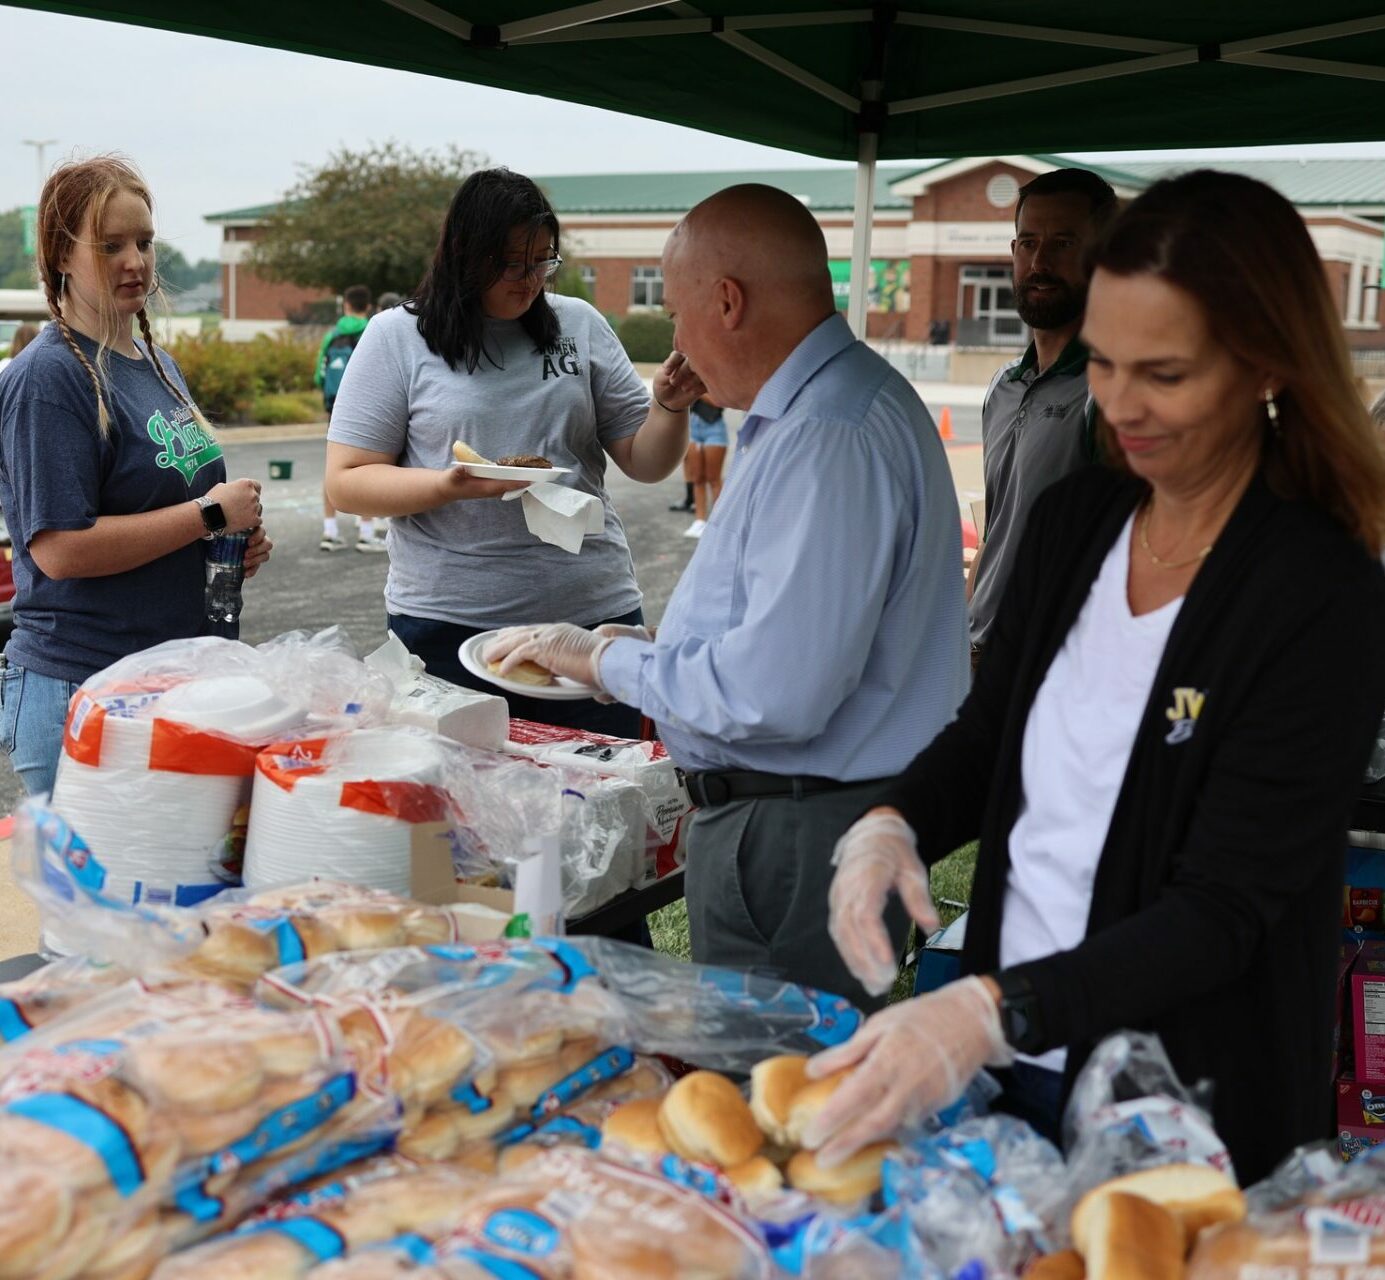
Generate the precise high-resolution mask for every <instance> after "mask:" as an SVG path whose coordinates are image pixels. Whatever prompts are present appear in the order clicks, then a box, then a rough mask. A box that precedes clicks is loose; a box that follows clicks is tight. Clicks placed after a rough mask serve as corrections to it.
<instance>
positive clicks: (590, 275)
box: [577, 262, 596, 290]
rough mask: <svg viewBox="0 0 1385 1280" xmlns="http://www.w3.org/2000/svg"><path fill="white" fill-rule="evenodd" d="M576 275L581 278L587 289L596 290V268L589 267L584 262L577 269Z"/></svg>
mask: <svg viewBox="0 0 1385 1280" xmlns="http://www.w3.org/2000/svg"><path fill="white" fill-rule="evenodd" d="M577 274H578V276H580V277H581V280H582V283H583V284H584V285H586V286H587V288H588V289H592V290H595V288H596V268H595V267H593V266H589V265H588V264H587V263H585V262H584V263H583V264H582V265H581V266H580V267H578V268H577Z"/></svg>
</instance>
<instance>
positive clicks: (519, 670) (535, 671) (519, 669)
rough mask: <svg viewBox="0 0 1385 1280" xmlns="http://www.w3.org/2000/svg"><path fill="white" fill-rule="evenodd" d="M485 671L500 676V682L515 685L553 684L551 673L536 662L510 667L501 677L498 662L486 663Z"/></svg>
mask: <svg viewBox="0 0 1385 1280" xmlns="http://www.w3.org/2000/svg"><path fill="white" fill-rule="evenodd" d="M486 670H487V671H489V672H490V673H491V674H492V675H497V676H500V678H501V679H502V680H513V681H514V682H515V683H516V684H532V685H536V686H537V685H546V684H552V683H553V673H552V672H551V671H549V670H548V669H547V668H546V667H541V666H539V664H538V663H537V662H521V663H519V665H518V666H514V667H511V668H510V669H509V670H508V671H506V672H505V673H504V674H503V675H501V671H500V663H499V662H488V663H486Z"/></svg>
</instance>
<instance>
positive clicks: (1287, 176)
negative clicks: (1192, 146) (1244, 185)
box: [1093, 159, 1385, 208]
mask: <svg viewBox="0 0 1385 1280" xmlns="http://www.w3.org/2000/svg"><path fill="white" fill-rule="evenodd" d="M1093 167H1094V166H1093ZM1121 168H1122V169H1123V170H1124V171H1125V172H1126V173H1129V174H1131V175H1132V176H1134V177H1136V178H1139V179H1141V180H1142V181H1144V182H1147V183H1148V182H1153V181H1154V180H1155V179H1156V178H1163V177H1166V176H1168V175H1169V174H1173V173H1181V172H1183V171H1185V170H1187V169H1201V168H1212V169H1224V170H1228V171H1230V172H1231V173H1242V174H1245V176H1246V177H1248V178H1258V179H1259V180H1260V181H1261V182H1266V183H1268V184H1269V185H1270V186H1272V187H1273V188H1274V189H1275V190H1276V191H1278V192H1279V193H1280V194H1281V195H1282V196H1284V197H1285V198H1286V199H1288V200H1292V201H1293V202H1294V204H1297V205H1332V206H1334V207H1335V206H1338V205H1344V206H1346V207H1347V208H1350V207H1351V206H1352V205H1366V206H1380V205H1385V159H1354V160H1353V159H1341V160H1178V161H1173V160H1147V161H1138V162H1137V161H1129V162H1122V164H1121Z"/></svg>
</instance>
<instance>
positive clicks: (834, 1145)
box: [803, 977, 1014, 1168]
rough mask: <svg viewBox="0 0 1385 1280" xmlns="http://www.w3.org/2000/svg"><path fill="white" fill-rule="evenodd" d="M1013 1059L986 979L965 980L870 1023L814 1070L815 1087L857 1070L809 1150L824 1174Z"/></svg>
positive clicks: (810, 1136) (813, 1130) (827, 1109)
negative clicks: (823, 1080)
mask: <svg viewBox="0 0 1385 1280" xmlns="http://www.w3.org/2000/svg"><path fill="white" fill-rule="evenodd" d="M1013 1059H1014V1053H1013V1051H1012V1050H1011V1048H1010V1046H1009V1045H1008V1044H1006V1043H1005V1037H1004V1035H1003V1034H1002V1033H1001V1029H1000V1012H999V1009H998V1007H997V1005H996V1002H995V999H994V997H993V996H992V995H991V992H990V989H989V988H988V987H987V986H986V984H985V983H984V982H983V981H982V980H981V979H980V978H974V977H973V978H963V979H962V980H961V981H960V982H952V983H949V984H948V985H947V986H945V987H942V988H940V989H939V990H937V991H933V992H930V993H929V994H928V995H926V996H917V997H916V998H915V999H913V1000H905V1001H903V1002H902V1003H900V1004H895V1005H891V1006H890V1007H889V1008H888V1009H882V1010H881V1011H880V1012H879V1013H876V1014H872V1015H871V1016H870V1017H869V1018H867V1019H866V1021H865V1025H864V1026H862V1028H861V1029H860V1030H859V1031H858V1032H857V1033H856V1034H855V1035H854V1036H852V1037H851V1039H850V1040H848V1041H847V1042H846V1043H845V1044H843V1045H838V1046H837V1047H836V1048H835V1049H828V1050H827V1051H826V1052H825V1053H820V1054H818V1055H817V1056H816V1057H814V1058H813V1059H811V1061H810V1062H809V1063H808V1075H809V1076H810V1077H811V1078H813V1079H819V1078H821V1077H822V1076H826V1075H831V1074H832V1073H833V1072H834V1071H841V1070H843V1069H844V1068H851V1074H850V1075H849V1076H848V1077H847V1078H846V1080H845V1081H844V1082H843V1083H842V1084H841V1085H839V1086H838V1088H837V1090H836V1092H835V1093H833V1095H832V1097H831V1098H830V1099H829V1100H828V1102H827V1103H826V1105H825V1106H824V1107H823V1108H822V1110H821V1111H820V1112H818V1114H817V1115H816V1116H815V1117H814V1118H813V1120H812V1121H811V1122H810V1123H809V1125H808V1128H807V1131H806V1132H805V1133H804V1135H803V1145H804V1146H805V1147H808V1148H809V1149H816V1150H817V1153H818V1163H819V1164H821V1165H822V1166H823V1167H824V1168H831V1167H832V1166H833V1165H837V1164H840V1163H841V1162H842V1161H843V1160H846V1159H847V1158H848V1157H850V1156H851V1155H852V1154H853V1153H854V1152H856V1151H859V1150H860V1149H861V1148H862V1147H864V1146H867V1145H869V1144H870V1143H872V1142H878V1141H880V1140H881V1139H883V1138H886V1137H888V1136H889V1135H890V1134H892V1133H894V1132H895V1130H896V1129H900V1128H903V1127H905V1126H908V1125H911V1124H915V1123H917V1122H918V1121H919V1120H921V1119H923V1117H925V1116H929V1115H932V1114H933V1113H934V1112H936V1111H938V1110H940V1109H941V1108H942V1107H945V1106H947V1105H948V1104H949V1103H951V1102H955V1101H956V1100H957V1099H958V1098H960V1097H961V1096H962V1091H963V1090H964V1089H965V1088H966V1087H967V1084H968V1083H969V1082H970V1080H971V1078H972V1077H973V1076H974V1075H975V1074H976V1073H977V1072H978V1071H980V1070H981V1068H982V1067H987V1066H991V1067H1003V1066H1007V1065H1008V1064H1009V1063H1010V1062H1011V1061H1013Z"/></svg>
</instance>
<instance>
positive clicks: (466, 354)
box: [327, 169, 703, 738]
mask: <svg viewBox="0 0 1385 1280" xmlns="http://www.w3.org/2000/svg"><path fill="white" fill-rule="evenodd" d="M561 263H562V258H561V256H560V254H559V226H558V219H557V217H556V216H555V215H554V213H553V209H552V206H551V205H550V204H549V203H548V200H547V197H545V196H544V194H543V192H542V191H541V190H540V189H539V188H538V186H537V185H536V184H535V183H533V182H532V181H531V180H530V179H528V178H526V177H524V176H522V175H521V174H517V173H513V172H511V171H510V170H508V169H483V170H480V171H479V172H477V173H474V174H472V175H471V176H470V177H469V178H467V180H466V181H465V182H464V183H463V184H462V185H461V187H460V188H459V189H458V191H457V193H456V195H455V196H454V197H453V200H452V205H451V207H450V208H449V210H448V212H447V217H446V218H445V220H444V222H443V226H442V229H441V233H440V235H439V238H438V249H437V253H436V254H435V256H434V258H433V264H432V266H431V267H430V268H429V272H428V275H427V276H426V278H425V279H424V281H423V283H422V284H421V285H420V286H419V289H418V292H417V293H416V294H415V295H414V297H412V298H410V299H408V300H407V301H406V302H405V303H404V304H403V305H402V306H399V307H396V308H395V309H394V310H392V311H386V312H383V313H382V314H380V315H378V316H376V317H375V319H374V320H372V321H371V323H370V327H369V328H368V329H367V330H366V331H365V333H364V334H363V335H362V337H361V342H360V345H359V347H358V348H357V349H356V354H355V355H354V356H353V357H352V360H351V364H350V366H349V367H348V368H347V371H346V380H345V381H344V383H343V384H342V389H341V395H340V397H339V398H338V400H337V406H336V411H335V412H334V414H333V415H332V424H331V428H330V430H329V432H328V437H327V441H328V443H327V487H328V491H329V492H330V494H331V495H332V499H333V501H335V502H336V503H337V505H338V506H343V507H345V508H346V509H347V510H350V511H357V512H361V513H364V514H367V515H375V516H390V517H392V519H391V522H390V552H391V554H390V573H389V580H388V582H387V583H386V586H385V607H386V609H387V610H388V614H389V628H390V630H391V631H393V632H394V633H395V634H396V635H397V636H399V638H400V639H401V640H402V641H403V642H404V644H405V645H406V646H408V648H409V650H410V651H411V652H412V653H415V654H417V655H418V656H419V657H420V658H422V659H423V661H424V663H425V665H426V666H427V669H428V671H429V672H430V673H432V674H433V675H436V676H440V677H442V678H443V679H446V680H451V681H453V682H454V683H456V684H460V685H465V686H467V687H469V688H474V689H480V690H482V691H483V692H490V693H494V692H496V686H495V685H493V684H491V683H490V682H489V681H487V680H484V679H482V678H481V677H478V676H475V675H473V674H472V673H471V672H469V671H467V670H466V668H465V667H463V666H462V663H461V660H460V658H459V657H458V649H459V648H460V646H461V645H462V644H463V643H464V642H465V641H467V640H469V639H471V638H472V637H474V636H477V635H479V634H480V633H481V632H484V631H490V630H494V629H496V628H499V627H503V626H506V625H508V624H511V623H515V622H525V621H533V620H536V619H539V618H545V617H552V616H554V615H555V614H556V615H557V616H558V617H563V618H567V619H570V620H571V621H573V622H574V623H580V624H581V625H583V626H594V625H596V624H598V623H601V622H608V621H609V622H618V623H623V624H625V625H629V626H637V625H639V624H640V623H642V621H643V617H644V615H643V613H642V612H641V605H642V597H641V595H640V589H639V587H638V585H637V584H636V582H635V569H634V564H633V562H632V560H631V557H630V548H629V546H628V545H627V544H626V540H625V529H624V526H623V525H622V524H621V522H620V518H619V517H618V516H617V515H616V512H615V509H614V508H613V507H612V505H611V501H610V497H609V495H608V494H607V492H606V488H605V483H604V482H605V474H606V466H607V463H608V461H609V462H614V463H615V465H616V466H618V467H619V468H620V469H621V470H622V471H623V472H624V473H625V474H626V475H628V476H629V477H630V478H631V479H633V480H638V481H640V482H642V483H645V484H655V483H657V482H658V481H660V480H663V479H665V478H666V477H667V476H668V475H670V474H671V473H672V472H673V471H674V469H675V468H676V467H677V466H678V463H679V461H680V460H681V459H682V457H683V454H684V453H685V452H686V450H687V447H688V412H687V410H688V406H689V405H690V404H691V403H692V402H693V400H695V399H696V398H697V396H699V395H700V394H701V393H702V391H703V387H702V384H701V383H700V382H699V381H697V379H696V378H695V377H694V376H693V375H692V373H691V372H690V371H689V370H688V369H687V367H686V362H685V361H684V360H683V359H682V357H681V356H678V355H677V354H674V355H672V356H670V357H669V359H668V360H666V361H665V362H664V364H663V365H662V366H661V367H660V368H659V369H658V370H656V372H655V375H654V385H653V398H652V399H651V397H650V393H649V392H648V391H647V390H646V389H645V386H644V383H643V382H642V381H641V380H640V376H639V374H638V373H636V372H635V368H634V366H633V365H632V364H631V363H630V359H629V357H628V356H627V355H626V354H625V351H624V349H623V348H622V347H621V345H620V342H619V340H618V339H617V338H616V336H615V334H614V333H613V332H612V330H611V326H610V325H609V324H607V323H606V321H605V319H604V318H603V317H602V315H601V313H600V312H599V311H597V310H596V309H595V308H594V307H592V306H591V305H590V304H588V303H586V302H583V301H582V300H581V299H579V298H570V297H564V296H561V295H558V294H552V293H549V292H548V291H547V289H546V288H545V286H546V284H547V282H548V281H549V280H550V279H552V278H553V276H554V275H556V273H557V271H558V267H559V266H560V265H561ZM454 441H461V442H462V443H464V444H466V445H468V446H470V447H471V448H472V449H473V450H474V451H475V452H477V453H479V454H481V455H482V456H483V457H486V458H501V457H506V456H515V455H524V454H536V455H541V456H542V457H543V458H545V459H546V460H547V461H548V462H550V463H552V464H553V465H554V466H558V467H565V468H567V470H566V472H565V473H563V474H558V475H555V476H554V478H553V481H552V483H554V484H560V485H566V486H568V487H570V488H574V489H577V490H579V491H581V492H583V493H587V494H591V495H594V496H595V497H597V498H598V499H600V502H601V505H602V509H603V512H604V520H603V524H602V528H601V532H599V533H595V534H589V535H588V536H587V537H586V538H585V539H584V540H583V542H582V545H581V550H580V552H579V553H578V554H576V555H574V554H572V553H570V552H568V551H564V550H563V549H562V548H561V547H556V546H552V545H550V544H548V543H546V542H542V541H540V540H539V539H538V538H537V537H535V536H534V534H532V533H530V532H529V529H528V526H527V525H526V523H525V519H524V511H523V506H522V503H520V502H518V501H515V502H499V501H483V500H481V499H487V498H498V497H499V495H500V494H502V493H504V492H505V491H507V490H509V489H515V488H522V487H524V486H523V484H522V482H514V481H500V480H483V479H481V478H479V477H476V476H473V475H471V474H470V473H469V472H468V471H465V470H463V469H462V468H460V467H456V466H453V465H452V462H453V453H452V445H453V442H454ZM505 696H506V700H507V702H508V703H509V705H510V712H511V714H512V715H514V716H518V717H521V718H523V719H529V720H540V721H543V722H545V723H549V724H559V725H565V726H570V727H573V728H579V729H590V730H593V731H595V732H600V733H610V734H613V735H615V736H617V737H623V738H638V737H639V735H640V717H639V713H638V712H636V711H632V710H631V709H630V708H629V707H618V706H603V705H600V704H599V703H597V702H595V701H594V700H592V699H580V700H573V701H553V700H540V699H538V698H530V697H527V696H524V695H521V694H514V693H510V692H508V691H507V692H506V695H505Z"/></svg>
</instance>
